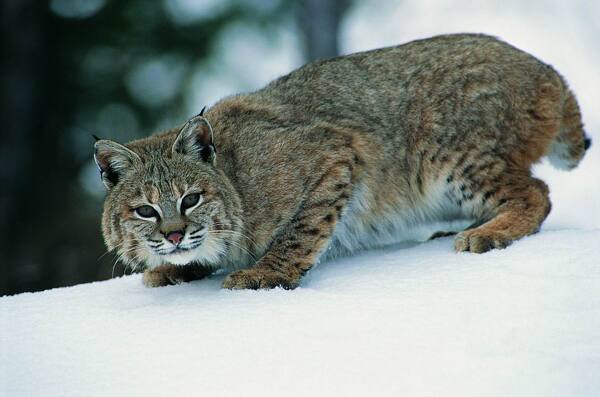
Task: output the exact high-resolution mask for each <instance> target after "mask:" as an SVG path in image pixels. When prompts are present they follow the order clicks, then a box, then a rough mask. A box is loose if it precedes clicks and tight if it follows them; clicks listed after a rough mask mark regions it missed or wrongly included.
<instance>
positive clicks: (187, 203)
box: [181, 193, 200, 213]
mask: <svg viewBox="0 0 600 397" xmlns="http://www.w3.org/2000/svg"><path fill="white" fill-rule="evenodd" d="M199 200H200V194H198V193H191V194H188V195H187V196H185V197H184V198H183V200H181V212H182V213H184V212H185V210H187V209H188V208H191V207H193V206H195V205H196V204H198V201H199Z"/></svg>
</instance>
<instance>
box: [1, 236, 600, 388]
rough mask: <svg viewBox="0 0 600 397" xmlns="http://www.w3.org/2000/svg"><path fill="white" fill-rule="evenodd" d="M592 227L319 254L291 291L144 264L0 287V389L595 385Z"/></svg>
mask: <svg viewBox="0 0 600 397" xmlns="http://www.w3.org/2000/svg"><path fill="white" fill-rule="evenodd" d="M598 241H600V231H599V230H549V231H543V232H541V233H539V234H537V235H533V236H530V237H527V238H525V239H523V240H521V241H519V242H517V243H515V244H513V246H511V247H509V248H508V249H505V250H501V251H494V252H490V253H487V254H483V255H476V254H468V253H465V254H456V253H454V252H453V250H452V239H451V238H443V239H439V240H434V241H430V242H426V243H422V244H404V245H396V246H393V247H388V248H385V249H381V250H377V251H370V252H367V253H364V254H361V255H358V256H354V257H351V258H345V259H340V260H337V261H334V262H328V263H322V264H320V265H319V266H318V267H317V268H316V269H315V270H314V271H312V272H311V273H310V274H309V275H308V277H307V278H306V279H305V280H304V282H303V284H302V286H301V287H300V288H298V289H296V290H294V291H284V290H281V289H277V290H271V291H228V290H222V289H220V284H221V282H222V280H223V275H217V276H214V277H212V278H210V279H208V280H201V281H196V282H193V283H189V284H185V285H178V286H172V287H164V288H157V289H148V288H145V287H143V286H142V284H141V280H140V276H139V275H133V276H127V277H122V278H118V279H114V280H111V281H107V282H98V283H92V284H85V285H79V286H75V287H70V288H60V289H54V290H49V291H44V292H40V293H35V294H31V293H26V294H21V295H17V296H11V297H3V298H1V299H0V319H1V324H2V325H1V327H0V341H1V347H2V349H1V350H2V354H1V355H0V394H1V395H7V396H13V395H15V396H16V395H19V396H21V395H45V396H53V395H97V394H100V395H139V394H142V393H146V394H149V395H159V394H165V395H167V394H168V395H206V396H234V395H261V396H262V395H264V396H271V395H272V396H276V395H277V396H279V395H284V396H297V395H305V396H307V395H344V396H359V395H363V396H364V395H377V396H390V395H445V396H452V395H461V396H466V395H472V396H481V395H486V396H493V395H523V396H565V395H569V396H591V395H594V394H595V395H597V393H598V391H599V390H600V377H598V374H599V373H600V339H598V332H599V330H600V244H598Z"/></svg>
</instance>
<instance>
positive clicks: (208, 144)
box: [172, 114, 217, 164]
mask: <svg viewBox="0 0 600 397" xmlns="http://www.w3.org/2000/svg"><path fill="white" fill-rule="evenodd" d="M172 150H173V153H180V154H183V155H186V156H190V157H192V158H194V159H195V160H202V161H205V162H207V163H211V164H214V163H215V159H216V155H217V151H216V149H215V146H214V144H213V133H212V128H211V126H210V123H209V122H208V120H207V119H205V118H204V117H202V115H201V114H200V115H198V116H195V117H193V118H192V119H191V120H189V121H188V122H187V123H185V125H184V126H183V128H182V129H181V131H180V132H179V135H178V136H177V138H176V139H175V143H173V148H172Z"/></svg>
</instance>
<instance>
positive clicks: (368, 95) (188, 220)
mask: <svg viewBox="0 0 600 397" xmlns="http://www.w3.org/2000/svg"><path fill="white" fill-rule="evenodd" d="M589 145H590V140H589V138H586V135H585V133H584V131H583V129H582V123H581V115H580V112H579V107H578V105H577V102H576V100H575V97H574V96H573V93H572V92H571V91H570V90H569V89H568V87H567V84H566V83H565V81H564V80H563V79H562V77H561V76H560V75H559V74H558V73H557V72H556V71H555V70H554V69H553V68H552V67H551V66H549V65H546V64H544V63H542V62H541V61H539V60H537V59H536V58H534V57H533V56H531V55H529V54H527V53H525V52H523V51H520V50H518V49H516V48H514V47H512V46H511V45H509V44H507V43H505V42H502V41H500V40H498V39H496V38H493V37H489V36H485V35H476V34H457V35H445V36H437V37H433V38H430V39H425V40H418V41H413V42H410V43H408V44H404V45H400V46H397V47H390V48H383V49H377V50H373V51H368V52H362V53H357V54H353V55H348V56H341V57H337V58H333V59H328V60H321V61H317V62H313V63H310V64H307V65H305V66H303V67H301V68H300V69H298V70H296V71H294V72H292V73H290V74H288V75H286V76H283V77H280V78H278V79H277V80H275V81H273V82H272V83H270V84H269V85H267V86H266V87H265V88H263V89H261V90H258V91H256V92H253V93H249V94H242V95H235V96H232V97H229V98H226V99H223V100H221V101H220V102H218V103H217V104H216V105H214V106H213V107H212V108H210V109H209V110H208V111H206V113H201V114H200V115H198V116H196V117H193V118H192V119H191V120H189V121H188V122H187V123H185V125H183V126H182V127H181V128H175V129H172V130H168V131H166V132H163V133H161V134H158V135H154V136H151V137H148V138H145V139H141V140H137V141H133V142H131V143H129V144H127V145H120V144H118V143H115V142H113V141H110V140H99V141H97V142H96V144H95V159H96V163H97V164H98V167H99V169H100V173H101V178H102V181H103V182H104V184H105V185H106V187H107V189H108V193H107V197H106V200H105V203H104V213H103V217H102V228H103V234H104V238H105V241H106V244H107V246H108V248H109V249H110V250H113V251H116V252H117V253H118V254H119V255H120V257H121V258H122V259H123V260H124V261H126V262H127V263H129V264H132V265H133V264H135V265H136V266H137V265H138V264H139V265H145V267H146V270H145V273H144V275H143V282H144V283H145V284H146V285H148V286H153V287H155V286H162V285H168V284H176V283H180V282H183V281H189V280H194V279H199V278H202V277H204V276H207V275H209V274H211V273H212V272H213V271H215V270H217V269H221V268H225V269H229V270H233V271H232V272H231V273H229V274H228V275H227V276H226V278H225V280H224V282H223V287H224V288H230V289H244V288H251V289H258V288H274V287H282V288H286V289H291V288H295V287H297V286H298V285H299V283H300V280H301V278H302V276H303V275H304V274H305V273H306V272H307V271H308V270H310V269H311V267H313V266H314V264H315V262H317V261H318V260H319V259H320V258H325V257H331V256H335V255H342V254H348V253H351V252H353V251H356V250H359V249H365V248H369V247H374V246H378V245H381V244H385V243H390V242H394V241H397V240H400V239H401V238H402V237H403V236H405V235H406V233H407V232H408V231H411V230H413V229H414V228H415V227H417V226H419V225H422V224H426V223H431V222H439V221H462V222H463V229H464V227H465V226H467V224H468V223H471V222H472V225H471V226H470V227H468V228H466V229H465V230H463V231H461V232H460V233H458V234H457V236H456V238H455V240H454V247H455V249H456V251H470V252H474V253H481V252H485V251H488V250H490V249H493V248H504V247H506V246H507V245H509V244H510V243H511V242H513V241H515V240H517V239H519V238H521V237H523V236H526V235H529V234H532V233H535V232H536V231H537V230H538V228H539V227H540V225H541V223H542V222H543V220H544V219H545V218H546V216H547V215H548V213H549V211H550V200H549V198H548V187H547V186H546V184H545V183H544V182H542V181H541V180H539V179H536V178H534V177H532V176H531V172H530V167H531V165H532V164H533V163H535V162H537V161H539V160H540V159H541V158H542V157H544V156H547V157H548V158H549V160H550V162H551V163H552V164H553V165H555V166H557V167H559V168H563V169H567V170H568V169H572V168H574V167H575V166H576V165H577V164H578V163H579V161H580V160H581V159H582V157H583V155H584V153H585V151H586V149H587V148H588V147H589ZM465 222H468V223H465Z"/></svg>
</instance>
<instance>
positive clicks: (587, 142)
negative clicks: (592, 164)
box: [583, 136, 592, 150]
mask: <svg viewBox="0 0 600 397" xmlns="http://www.w3.org/2000/svg"><path fill="white" fill-rule="evenodd" d="M590 146H592V139H591V138H589V137H587V136H586V137H585V139H584V140H583V148H584V149H585V150H588V149H589V148H590Z"/></svg>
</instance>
